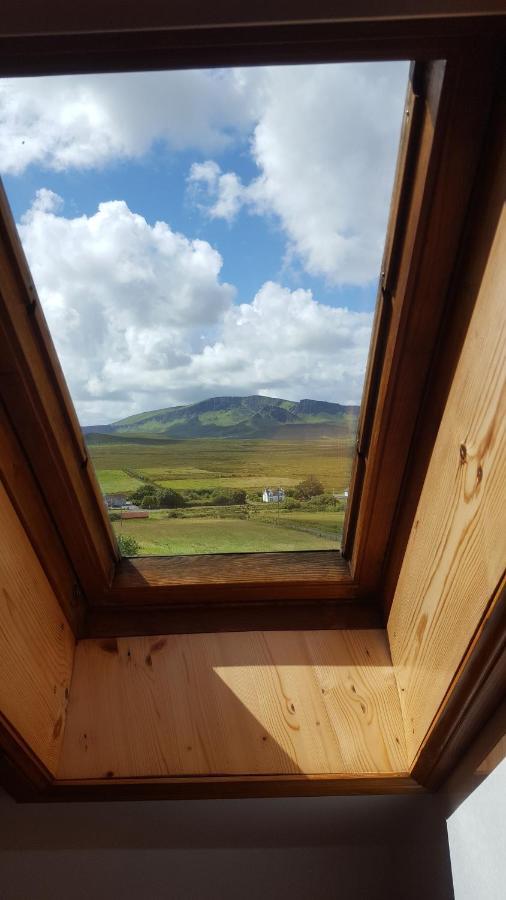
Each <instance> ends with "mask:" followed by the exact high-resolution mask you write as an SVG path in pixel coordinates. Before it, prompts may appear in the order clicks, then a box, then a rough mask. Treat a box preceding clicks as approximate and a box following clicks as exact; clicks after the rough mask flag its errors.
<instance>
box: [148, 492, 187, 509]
mask: <svg viewBox="0 0 506 900" xmlns="http://www.w3.org/2000/svg"><path fill="white" fill-rule="evenodd" d="M184 505H185V501H184V499H183V497H182V496H181V494H178V492H177V491H174V490H172V488H159V489H158V490H156V489H155V490H154V491H153V492H151V491H149V493H146V494H144V496H143V497H142V499H141V502H140V506H141V507H142V509H176V508H179V507H182V506H184Z"/></svg>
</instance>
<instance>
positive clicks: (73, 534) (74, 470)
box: [0, 184, 119, 594]
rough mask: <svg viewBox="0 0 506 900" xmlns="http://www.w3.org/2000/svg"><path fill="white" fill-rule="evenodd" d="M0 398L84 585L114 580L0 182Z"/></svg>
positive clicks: (100, 517)
mask: <svg viewBox="0 0 506 900" xmlns="http://www.w3.org/2000/svg"><path fill="white" fill-rule="evenodd" d="M0 360H1V364H0V398H1V400H2V402H3V404H4V407H5V409H6V411H7V413H8V416H9V419H10V421H11V423H12V424H13V427H14V429H15V431H16V434H17V436H18V439H19V441H20V443H21V445H22V447H23V451H24V453H25V455H26V457H27V459H28V461H29V464H30V466H31V468H32V470H33V472H34V474H35V477H36V478H37V479H38V481H39V485H40V490H41V492H42V493H43V495H44V498H45V501H46V503H47V505H48V506H49V507H50V509H51V515H52V518H53V520H54V522H55V524H56V525H57V528H58V531H59V533H60V536H61V540H62V542H63V543H64V545H65V548H66V551H67V554H68V556H69V558H70V559H71V560H72V564H73V566H74V569H75V571H76V572H77V574H78V576H79V582H80V584H81V586H82V587H83V589H84V591H85V592H89V593H92V592H93V593H94V594H100V593H102V592H103V591H104V590H107V589H108V587H109V586H110V583H111V581H112V576H113V572H114V566H115V563H116V560H117V559H118V555H119V554H118V550H117V546H116V539H115V537H114V535H113V532H112V527H111V524H110V522H109V518H108V516H107V512H106V510H105V507H104V503H103V500H102V495H101V492H100V489H99V487H98V483H97V480H96V477H95V475H94V472H93V467H92V466H91V465H90V464H89V460H88V455H87V451H86V448H85V444H84V439H83V435H82V432H81V429H80V426H79V423H78V420H77V416H76V413H75V410H74V407H73V404H72V400H71V398H70V394H69V391H68V388H67V385H66V383H65V379H64V377H63V373H62V370H61V367H60V363H59V360H58V356H57V354H56V351H55V348H54V345H53V342H52V339H51V336H50V334H49V330H48V327H47V323H46V320H45V318H44V314H43V312H42V307H41V305H40V302H39V299H38V297H37V291H36V288H35V285H34V284H33V280H32V278H31V274H30V271H29V268H28V264H27V261H26V258H25V255H24V252H23V248H22V247H21V243H20V240H19V236H18V233H17V230H16V225H15V223H14V220H13V217H12V213H11V210H10V208H9V204H8V201H7V197H6V195H5V191H4V189H3V186H2V185H1V184H0Z"/></svg>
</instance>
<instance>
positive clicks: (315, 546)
mask: <svg viewBox="0 0 506 900" xmlns="http://www.w3.org/2000/svg"><path fill="white" fill-rule="evenodd" d="M114 530H115V532H116V534H125V535H127V534H128V535H132V536H133V537H135V538H136V540H137V541H138V542H139V545H140V550H139V555H140V556H170V555H172V554H177V555H179V554H181V555H189V554H194V553H261V552H268V551H271V552H274V551H283V550H332V549H333V550H335V549H336V547H337V546H338V545H337V543H336V541H332V540H325V539H322V538H319V537H317V536H315V535H312V534H308V533H306V532H302V531H296V530H294V529H291V528H284V527H282V526H279V527H278V526H277V525H271V524H269V523H266V522H264V521H262V520H261V519H260V520H258V521H255V520H251V519H226V518H222V519H212V518H205V519H204V518H181V519H151V518H150V519H127V520H125V521H123V522H114Z"/></svg>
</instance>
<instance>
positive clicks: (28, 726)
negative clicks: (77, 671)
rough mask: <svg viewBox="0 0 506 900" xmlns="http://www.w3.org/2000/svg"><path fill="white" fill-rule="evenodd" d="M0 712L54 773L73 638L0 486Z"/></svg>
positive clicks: (66, 693) (68, 681)
mask: <svg viewBox="0 0 506 900" xmlns="http://www.w3.org/2000/svg"><path fill="white" fill-rule="evenodd" d="M0 533H1V535H2V537H1V540H0V713H1V716H2V718H3V719H5V720H6V721H7V723H9V726H10V728H11V729H13V730H14V731H15V732H16V733H17V734H18V735H20V737H21V738H22V740H23V741H25V742H26V744H27V745H28V747H29V748H30V749H31V751H32V752H33V753H34V754H35V756H37V757H38V758H39V759H40V760H41V762H42V763H43V764H44V765H45V766H46V768H47V769H48V770H49V771H50V772H51V773H53V774H54V773H55V771H56V767H57V764H58V759H59V755H60V749H61V745H62V739H63V732H64V728H65V713H66V706H67V699H68V694H69V690H70V680H71V674H72V662H73V654H74V638H73V634H72V631H71V629H70V626H69V625H68V623H67V620H66V618H65V616H64V615H63V613H62V610H61V609H60V606H59V604H58V601H57V600H56V597H55V595H54V593H53V590H52V588H51V586H50V584H49V582H48V580H47V578H46V576H45V574H44V571H43V569H42V567H41V565H40V563H39V561H38V559H37V557H36V555H35V553H34V551H33V549H32V547H31V545H30V542H29V540H28V537H27V535H26V533H25V531H24V529H23V526H22V524H21V522H20V521H19V519H18V517H17V515H16V512H15V510H14V508H13V506H12V504H11V502H10V500H9V498H8V496H7V494H6V492H5V489H4V488H3V486H2V485H1V484H0Z"/></svg>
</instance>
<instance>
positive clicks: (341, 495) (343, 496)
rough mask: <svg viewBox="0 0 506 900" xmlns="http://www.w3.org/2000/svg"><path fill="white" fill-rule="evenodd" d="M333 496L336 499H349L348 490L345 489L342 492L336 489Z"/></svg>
mask: <svg viewBox="0 0 506 900" xmlns="http://www.w3.org/2000/svg"><path fill="white" fill-rule="evenodd" d="M333 497H334V499H335V500H347V499H348V491H343V492H342V493H341V494H338V493H336V492H335V491H334V493H333Z"/></svg>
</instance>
